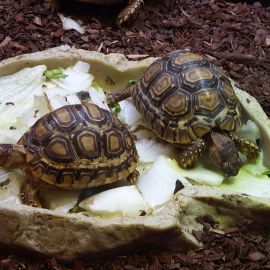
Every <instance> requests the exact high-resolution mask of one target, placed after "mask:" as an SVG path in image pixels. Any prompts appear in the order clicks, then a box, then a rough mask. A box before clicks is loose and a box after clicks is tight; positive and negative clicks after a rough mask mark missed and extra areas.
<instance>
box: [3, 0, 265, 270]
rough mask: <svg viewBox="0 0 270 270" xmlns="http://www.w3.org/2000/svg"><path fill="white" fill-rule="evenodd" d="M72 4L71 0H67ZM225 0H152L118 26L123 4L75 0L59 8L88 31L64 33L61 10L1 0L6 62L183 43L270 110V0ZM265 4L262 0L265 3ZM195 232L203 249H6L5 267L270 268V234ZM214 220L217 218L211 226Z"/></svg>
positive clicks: (149, 51)
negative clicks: (33, 252) (44, 53)
mask: <svg viewBox="0 0 270 270" xmlns="http://www.w3.org/2000/svg"><path fill="white" fill-rule="evenodd" d="M66 2H68V1H66ZM236 2H237V1H234V2H232V1H225V0H220V1H217V0H192V1H191V0H162V1H161V0H151V1H146V4H145V8H144V11H143V13H142V14H141V15H140V17H139V18H138V19H137V20H136V22H135V23H134V25H132V26H131V27H128V28H122V29H118V28H117V27H116V26H115V25H113V23H112V22H113V20H114V18H115V16H116V14H117V12H119V10H120V8H121V7H117V6H116V7H110V8H102V7H97V6H90V7H89V6H87V5H76V4H70V5H69V6H68V7H67V8H65V9H64V10H63V9H60V12H62V13H63V14H65V15H69V16H71V17H72V18H74V19H76V20H79V22H80V23H81V24H82V25H84V26H85V30H86V31H85V34H83V35H82V34H79V33H78V32H76V31H74V30H69V31H63V29H62V25H61V22H60V19H59V17H58V15H57V12H55V11H53V10H52V9H51V8H50V7H49V6H46V5H45V4H44V2H43V1H41V0H0V60H2V59H5V58H8V57H12V56H15V55H20V54H23V53H29V52H36V51H39V50H44V49H47V48H50V47H54V46H58V45H61V44H69V45H71V46H75V47H76V48H83V49H87V50H98V51H101V52H103V53H110V52H119V53H124V54H126V55H128V57H129V58H130V59H135V60H137V59H140V57H139V56H138V55H139V54H140V55H145V56H159V55H163V54H165V53H167V52H169V51H172V50H175V49H179V48H190V49H191V50H192V51H193V52H198V53H204V54H207V55H209V56H210V57H212V58H213V61H214V62H215V63H217V64H218V65H220V66H222V67H223V68H224V69H225V70H226V71H227V72H228V74H229V75H230V76H231V77H232V78H233V79H235V80H236V81H237V82H238V83H239V84H240V86H241V87H242V88H243V89H244V90H246V91H248V92H249V93H250V94H252V95H253V96H255V97H256V98H257V99H258V101H259V102H260V103H261V105H262V106H263V108H264V109H265V111H266V113H267V114H268V115H270V7H267V4H268V5H269V0H266V1H261V3H259V2H255V3H252V2H253V1H249V2H250V3H236ZM262 3H263V4H264V5H262ZM204 225H205V231H204V232H194V235H195V236H196V237H197V238H198V239H199V240H201V241H202V242H203V243H204V244H205V248H203V249H198V250H194V251H191V252H189V253H186V254H183V253H178V252H166V251H162V252H151V253H148V254H136V255H132V256H122V257H117V258H114V259H112V260H107V261H102V262H101V261H100V262H98V261H97V262H92V263H89V262H88V263H82V262H81V261H76V262H74V263H73V264H72V265H64V264H60V263H59V262H57V261H56V260H55V259H49V260H42V261H34V260H30V259H29V257H28V258H25V257H22V256H19V255H11V254H10V253H8V252H6V253H3V254H0V270H2V269H10V270H11V269H22V270H23V269H43V270H46V269H54V270H57V269H74V270H81V269H126V270H133V269H153V270H154V269H171V270H173V269H182V270H189V269H207V270H212V269H219V270H223V269H241V270H244V269H245V270H249V269H270V240H269V238H267V237H265V236H264V235H262V233H261V234H258V233H255V232H251V231H249V230H248V229H247V226H246V225H247V224H246V223H245V224H240V225H239V227H237V228H230V229H227V230H225V231H222V230H219V229H214V231H213V230H212V229H210V227H211V226H210V225H209V224H208V225H207V222H206V223H205V224H204ZM212 225H213V224H212Z"/></svg>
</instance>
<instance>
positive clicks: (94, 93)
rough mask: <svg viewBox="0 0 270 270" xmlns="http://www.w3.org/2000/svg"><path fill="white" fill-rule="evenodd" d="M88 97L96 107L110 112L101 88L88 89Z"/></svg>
mask: <svg viewBox="0 0 270 270" xmlns="http://www.w3.org/2000/svg"><path fill="white" fill-rule="evenodd" d="M89 96H90V99H91V102H93V103H94V104H96V105H97V106H98V107H100V108H102V109H105V110H108V111H109V110H110V108H109V106H108V105H107V102H106V95H105V93H104V92H103V90H102V88H100V87H90V88H89Z"/></svg>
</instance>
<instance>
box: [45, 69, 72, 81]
mask: <svg viewBox="0 0 270 270" xmlns="http://www.w3.org/2000/svg"><path fill="white" fill-rule="evenodd" d="M44 75H45V76H46V78H47V79H59V78H62V79H65V78H66V77H68V75H66V74H64V73H63V70H62V69H48V70H46V71H45V72H44Z"/></svg>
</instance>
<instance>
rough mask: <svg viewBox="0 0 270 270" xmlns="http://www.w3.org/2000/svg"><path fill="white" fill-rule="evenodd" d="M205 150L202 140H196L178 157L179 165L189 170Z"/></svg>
mask: <svg viewBox="0 0 270 270" xmlns="http://www.w3.org/2000/svg"><path fill="white" fill-rule="evenodd" d="M205 150H206V143H205V141H204V140H203V139H202V138H199V139H197V140H196V141H194V142H192V143H191V144H190V145H189V146H187V147H186V148H185V149H184V150H183V151H182V152H181V153H180V156H179V161H178V163H179V165H180V166H181V167H182V168H184V169H186V168H190V167H191V166H192V165H193V164H194V163H195V162H196V161H197V160H198V158H199V157H200V156H201V155H202V153H203V152H204V151H205Z"/></svg>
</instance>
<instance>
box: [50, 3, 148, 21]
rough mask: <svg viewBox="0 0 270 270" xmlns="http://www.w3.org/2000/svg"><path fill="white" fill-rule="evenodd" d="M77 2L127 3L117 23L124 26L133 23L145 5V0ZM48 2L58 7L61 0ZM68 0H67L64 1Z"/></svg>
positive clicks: (105, 4) (106, 4)
mask: <svg viewBox="0 0 270 270" xmlns="http://www.w3.org/2000/svg"><path fill="white" fill-rule="evenodd" d="M73 1H75V2H84V3H89V4H96V5H104V6H108V5H115V4H121V3H126V7H125V8H124V9H122V11H121V12H120V13H119V14H118V16H117V20H116V24H117V25H118V26H122V25H123V24H127V23H131V22H132V21H134V20H135V19H136V17H137V16H138V15H139V13H140V11H141V10H142V8H143V6H144V0H73ZM46 2H47V4H50V5H53V7H54V8H55V7H57V6H58V4H59V2H61V0H46ZM64 2H67V1H63V3H64Z"/></svg>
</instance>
